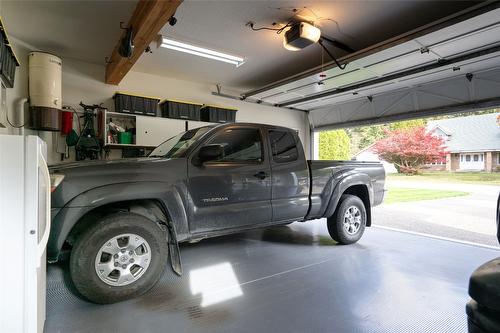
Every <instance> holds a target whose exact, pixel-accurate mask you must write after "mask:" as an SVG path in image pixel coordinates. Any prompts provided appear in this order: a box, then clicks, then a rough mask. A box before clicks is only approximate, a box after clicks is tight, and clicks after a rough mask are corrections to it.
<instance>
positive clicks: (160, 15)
mask: <svg viewBox="0 0 500 333" xmlns="http://www.w3.org/2000/svg"><path fill="white" fill-rule="evenodd" d="M181 3H182V0H139V2H138V3H137V6H136V7H135V10H134V13H133V15H132V17H131V18H130V21H129V22H128V24H127V27H132V29H133V43H134V52H133V53H132V56H131V57H130V58H123V57H122V56H121V55H120V53H119V52H118V50H119V48H120V43H121V40H122V38H123V37H124V36H125V33H126V32H125V31H124V33H123V34H122V36H121V37H120V39H119V40H118V43H117V44H116V46H115V49H114V50H113V54H112V55H111V57H110V59H109V62H108V64H107V65H106V77H105V82H106V83H107V84H114V85H118V84H119V83H120V82H121V80H122V79H123V78H124V77H125V75H127V73H128V72H129V71H130V69H131V68H132V66H133V65H134V64H135V63H136V62H137V60H138V59H139V58H140V57H141V55H142V54H143V53H144V51H145V50H146V48H147V47H148V46H149V44H151V42H153V41H154V40H155V39H156V38H157V36H158V33H159V32H160V30H161V28H163V27H164V26H165V25H166V24H167V22H168V20H169V19H170V18H171V17H172V16H173V15H174V14H175V11H176V10H177V7H179V5H180V4H181Z"/></svg>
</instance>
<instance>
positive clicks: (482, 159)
mask: <svg viewBox="0 0 500 333" xmlns="http://www.w3.org/2000/svg"><path fill="white" fill-rule="evenodd" d="M479 156H481V162H484V155H483V154H481V155H479Z"/></svg>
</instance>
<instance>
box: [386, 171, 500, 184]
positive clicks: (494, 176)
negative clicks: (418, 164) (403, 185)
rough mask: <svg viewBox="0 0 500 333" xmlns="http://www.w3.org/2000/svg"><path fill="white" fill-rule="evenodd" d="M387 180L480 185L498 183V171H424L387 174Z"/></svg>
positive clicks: (499, 173)
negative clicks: (420, 172) (409, 174)
mask: <svg viewBox="0 0 500 333" xmlns="http://www.w3.org/2000/svg"><path fill="white" fill-rule="evenodd" d="M387 179H388V180H391V179H393V180H405V181H406V180H409V181H431V182H445V183H474V184H482V185H500V172H445V171H440V172H439V171H435V172H424V173H422V174H420V175H416V176H406V175H403V174H399V173H398V174H389V175H387Z"/></svg>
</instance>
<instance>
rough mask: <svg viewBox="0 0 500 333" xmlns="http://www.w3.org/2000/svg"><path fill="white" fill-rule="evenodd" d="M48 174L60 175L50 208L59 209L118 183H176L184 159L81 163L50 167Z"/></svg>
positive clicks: (183, 176)
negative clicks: (103, 187) (97, 190)
mask: <svg viewBox="0 0 500 333" xmlns="http://www.w3.org/2000/svg"><path fill="white" fill-rule="evenodd" d="M49 170H50V172H51V173H54V174H62V175H64V180H63V181H62V183H61V184H60V185H59V186H58V187H57V189H56V190H55V191H54V192H53V193H52V207H53V208H61V207H64V206H65V205H66V204H67V203H68V202H70V201H71V200H73V199H74V198H75V197H77V196H78V195H79V194H81V193H84V192H87V191H89V190H91V189H93V188H97V187H102V186H106V185H112V184H119V183H135V182H166V183H171V182H175V181H179V180H181V179H183V178H185V177H186V159H184V158H179V159H166V158H149V157H145V158H134V159H120V160H111V161H84V162H77V163H67V164H59V165H54V166H51V167H50V168H49Z"/></svg>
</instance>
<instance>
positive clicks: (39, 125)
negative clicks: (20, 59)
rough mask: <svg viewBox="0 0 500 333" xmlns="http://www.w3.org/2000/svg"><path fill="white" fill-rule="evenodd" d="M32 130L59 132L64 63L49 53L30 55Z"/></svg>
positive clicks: (33, 53) (35, 52) (37, 52)
mask: <svg viewBox="0 0 500 333" xmlns="http://www.w3.org/2000/svg"><path fill="white" fill-rule="evenodd" d="M28 75H29V97H30V128H32V129H37V130H45V131H58V130H59V127H60V111H61V108H62V97H61V95H62V90H61V81H62V61H61V58H59V57H57V56H55V55H53V54H50V53H47V52H39V51H34V52H30V54H29V74H28Z"/></svg>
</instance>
